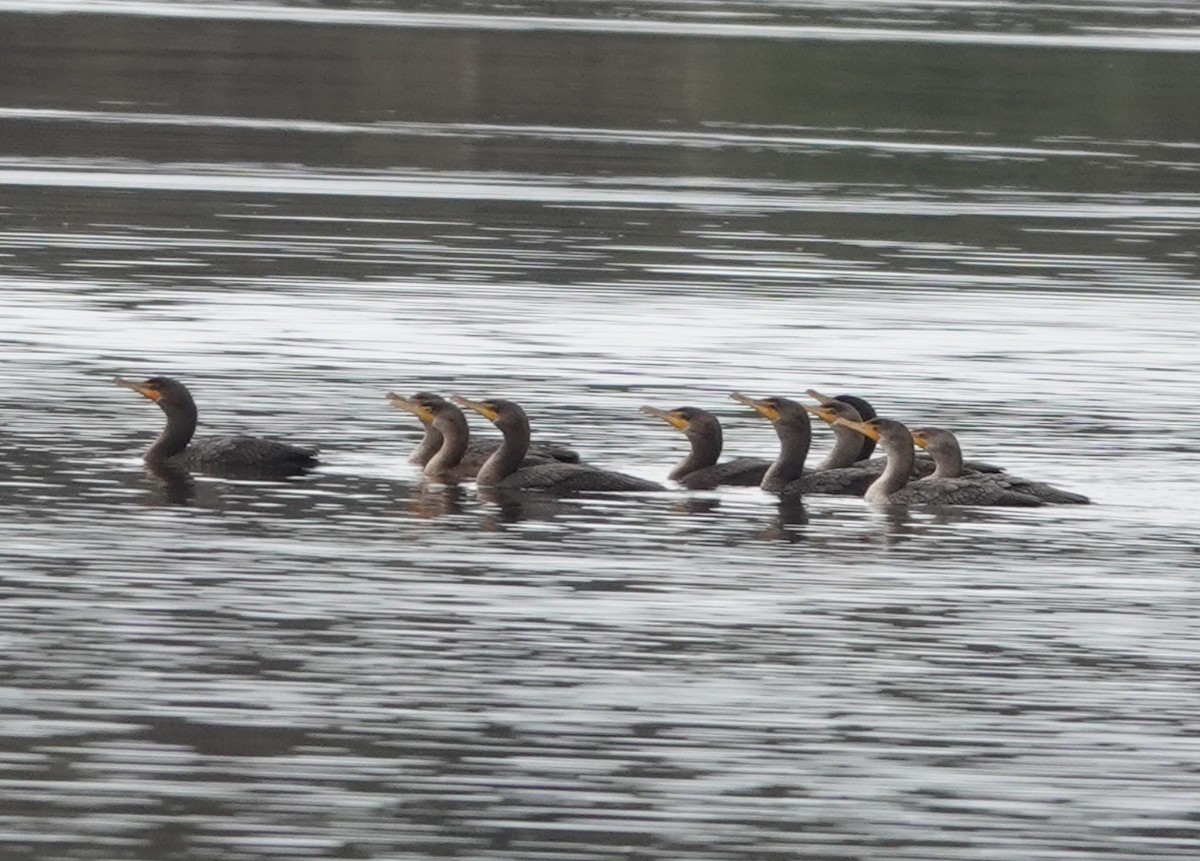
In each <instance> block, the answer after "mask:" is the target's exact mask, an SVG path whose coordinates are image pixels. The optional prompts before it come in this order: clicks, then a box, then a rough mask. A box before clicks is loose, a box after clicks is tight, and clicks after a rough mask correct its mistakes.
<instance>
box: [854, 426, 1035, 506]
mask: <svg viewBox="0 0 1200 861" xmlns="http://www.w3.org/2000/svg"><path fill="white" fill-rule="evenodd" d="M838 423H839V424H841V425H844V426H845V427H850V428H853V429H854V430H856V431H858V432H859V433H861V434H863V435H864V436H868V437H870V438H871V439H874V440H876V441H877V442H878V443H879V444H880V446H882V447H883V450H884V453H886V454H887V467H886V468H885V469H884V470H883V473H882V474H881V475H880V476H879V477H878V478H877V479H876V480H875V481H874V482H873V483H872V484H871V486H870V487H868V488H867V492H866V494H864V496H865V498H866V500H867V502H872V503H876V504H880V505H1017V506H1035V505H1041V504H1042V500H1040V499H1038V498H1037V497H1035V496H1029V495H1027V494H1024V493H1018V492H1016V491H1012V490H1008V489H1006V488H1004V487H1000V486H999V485H996V484H991V483H986V482H979V481H975V480H973V479H970V478H936V479H935V478H926V479H922V480H920V481H914V482H909V480H908V479H909V476H910V475H911V474H912V468H913V460H914V458H915V452H914V450H913V440H912V435H911V434H910V433H909V430H908V428H907V427H905V426H904V425H903V424H901V423H900V422H898V421H895V420H894V419H884V418H878V417H877V418H873V419H871V420H870V421H866V422H855V421H850V420H849V419H843V418H839V419H838Z"/></svg>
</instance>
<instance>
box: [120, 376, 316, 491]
mask: <svg viewBox="0 0 1200 861" xmlns="http://www.w3.org/2000/svg"><path fill="white" fill-rule="evenodd" d="M115 382H116V384H117V385H119V386H123V387H125V388H127V389H132V390H133V391H135V392H137V393H138V394H140V395H142V396H143V397H145V398H148V399H150V400H152V401H154V402H155V403H156V404H158V405H159V407H160V408H161V409H162V411H163V412H164V413H166V416H167V425H166V427H165V428H163V431H162V433H160V434H159V435H158V439H156V440H155V441H154V443H153V444H152V445H151V446H150V448H149V449H147V450H146V454H145V459H146V462H147V463H149V464H151V465H152V466H155V467H158V468H165V469H174V470H187V471H192V472H205V473H210V474H217V475H221V474H225V475H246V476H259V475H262V476H285V475H296V474H298V473H302V472H304V471H305V470H307V469H309V468H311V467H313V466H316V465H317V462H318V461H317V450H316V449H315V448H300V447H299V446H294V445H289V444H288V443H283V442H277V441H275V440H269V439H262V438H260V437H252V436H218V437H208V438H205V439H200V440H195V441H193V439H192V437H193V436H194V435H195V433H196V422H197V420H198V418H199V414H198V411H197V409H196V402H195V400H193V399H192V394H191V392H189V391H188V389H187V386H185V385H184V384H183V383H181V382H179V381H178V380H175V379H172V378H171V377H151V378H150V379H148V380H145V381H143V382H140V383H139V382H135V381H133V380H125V379H122V378H120V377H118V378H117V379H116V381H115Z"/></svg>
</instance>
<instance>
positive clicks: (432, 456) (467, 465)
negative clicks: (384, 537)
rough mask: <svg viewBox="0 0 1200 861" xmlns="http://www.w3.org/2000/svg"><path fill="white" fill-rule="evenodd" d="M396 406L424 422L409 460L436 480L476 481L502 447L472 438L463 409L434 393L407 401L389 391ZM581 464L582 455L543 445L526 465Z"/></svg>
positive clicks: (528, 457) (529, 455)
mask: <svg viewBox="0 0 1200 861" xmlns="http://www.w3.org/2000/svg"><path fill="white" fill-rule="evenodd" d="M387 398H388V400H389V401H390V402H391V404H392V406H394V407H396V408H398V409H402V410H406V411H407V412H410V413H412V414H413V415H415V416H416V417H417V418H418V419H420V420H421V424H422V425H423V426H424V428H425V435H424V437H422V438H421V442H420V444H419V445H418V446H417V448H416V450H415V451H413V453H412V454H411V455H410V456H409V461H410V462H411V463H415V464H417V465H418V466H420V467H422V468H423V472H424V473H425V475H427V476H429V477H430V478H436V479H458V478H474V477H475V474H476V473H478V472H479V468H480V467H481V466H483V464H484V463H485V462H486V461H487V459H488V458H489V457H491V456H492V454H493V453H494V452H495V451H496V449H497V448H499V447H500V441H499V440H477V439H472V438H471V429H470V427H469V426H468V424H467V417H466V416H464V415H463V412H462V410H460V409H459V408H458V407H457V406H455V405H454V404H452V403H450V401H448V400H446V399H445V398H443V397H441V396H440V395H436V394H434V393H433V392H417V393H416V394H415V395H413V396H412V397H411V398H405V397H402V396H401V395H398V394H396V393H395V392H388V394H387ZM555 461H561V462H563V463H578V462H579V453H578V452H576V451H573V450H572V449H569V448H566V447H565V446H560V445H553V444H539V445H535V446H531V448H530V451H529V452H528V453H527V454H526V455H525V459H524V460H523V461H522V462H521V465H522V466H532V465H534V464H538V463H552V462H555Z"/></svg>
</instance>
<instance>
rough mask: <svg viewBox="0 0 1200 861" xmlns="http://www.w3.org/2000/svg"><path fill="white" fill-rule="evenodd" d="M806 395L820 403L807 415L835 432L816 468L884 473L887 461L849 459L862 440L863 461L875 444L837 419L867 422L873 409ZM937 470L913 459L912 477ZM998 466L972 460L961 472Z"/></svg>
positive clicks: (926, 460)
mask: <svg viewBox="0 0 1200 861" xmlns="http://www.w3.org/2000/svg"><path fill="white" fill-rule="evenodd" d="M806 394H807V395H808V396H809V397H810V398H813V399H814V400H816V401H819V402H820V404H821V405H820V406H819V407H805V409H807V410H808V411H809V412H810V413H812V414H813V415H815V416H818V417H819V418H821V419H822V420H824V421H825V422H827V423H828V424H829V426H830V429H831V430H832V431H833V433H834V437H835V440H836V442H835V443H834V446H833V450H832V451H831V452H830V453H829V454H828V455H827V456H826V458H825V460H824V461H822V462H821V465H820V466H819V467H818V469H837V468H839V467H843V466H861V467H867V468H869V469H873V470H875V471H876V472H877V473H879V472H883V468H884V466H885V465H886V464H887V459H886V458H878V459H876V460H861V459H860V460H851V458H852V457H853V455H854V446H855V443H856V440H862V441H863V442H865V443H868V444H869V446H870V447H869V448H867V449H863V450H860V451H859V452H858V454H859V457H860V458H866V457H867V456H868V455H870V453H871V452H873V451H874V450H875V441H874V440H872V439H871V438H870V437H866V436H863V435H862V434H860V433H858V432H857V431H854V430H851V429H850V428H848V427H845V426H839V425H838V424H837V420H838V419H839V418H843V419H847V420H848V421H854V422H857V421H863V422H865V421H869V420H870V419H873V418H875V416H876V413H875V408H874V407H873V406H871V405H870V404H869V403H868V402H867V401H865V400H863V399H862V398H858V397H855V396H854V395H838V396H837V397H835V398H831V397H829V396H827V395H823V394H821V393H820V392H818V391H815V390H813V389H809V390H808V391H807V392H806ZM936 468H937V464H935V463H934V461H933V458H931V457H927V456H926V455H924V454H918V455H917V456H916V458H915V459H914V460H913V475H915V476H926V475H932V474H933V472H934V470H935V469H936ZM1003 471H1004V470H1003V469H1002V468H1001V467H998V466H993V465H992V464H990V463H984V462H983V461H978V460H972V461H969V462H966V463H964V464H963V472H964V473H965V474H967V475H974V474H975V473H979V472H1003Z"/></svg>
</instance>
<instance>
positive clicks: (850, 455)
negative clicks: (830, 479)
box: [817, 425, 867, 469]
mask: <svg viewBox="0 0 1200 861" xmlns="http://www.w3.org/2000/svg"><path fill="white" fill-rule="evenodd" d="M832 429H833V440H834V442H833V448H832V449H830V451H829V454H827V455H825V459H824V460H823V461H821V463H820V465H819V466H818V467H817V469H841V468H842V467H844V466H853V465H854V464H855V463H857V462H858V461H859V459H860V458H859V453H860V452H861V451H862V440H865V439H867V437H865V436H863V435H862V434H860V433H859V432H858V431H856V430H854V428H848V427H844V426H842V425H833V428H832Z"/></svg>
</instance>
